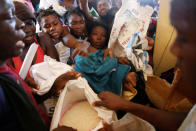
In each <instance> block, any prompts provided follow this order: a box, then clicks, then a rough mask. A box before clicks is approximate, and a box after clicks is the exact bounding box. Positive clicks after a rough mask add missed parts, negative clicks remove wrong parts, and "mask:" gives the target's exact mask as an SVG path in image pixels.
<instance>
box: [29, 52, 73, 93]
mask: <svg viewBox="0 0 196 131" xmlns="http://www.w3.org/2000/svg"><path fill="white" fill-rule="evenodd" d="M70 71H73V68H72V67H71V66H69V65H67V64H64V63H61V62H58V61H56V60H55V59H52V58H51V57H49V56H46V55H45V56H44V62H42V63H39V64H35V65H33V66H32V67H31V69H30V75H31V77H32V78H34V80H35V82H36V83H37V84H38V85H39V86H40V89H39V90H36V92H37V94H38V95H44V94H45V93H47V92H48V91H49V90H50V89H51V87H52V85H53V83H54V81H55V80H56V78H58V77H59V76H60V75H62V74H64V73H67V72H70Z"/></svg>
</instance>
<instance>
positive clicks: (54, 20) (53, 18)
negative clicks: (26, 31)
mask: <svg viewBox="0 0 196 131" xmlns="http://www.w3.org/2000/svg"><path fill="white" fill-rule="evenodd" d="M36 15H37V20H38V22H39V25H40V27H41V30H42V31H43V32H44V33H47V34H48V35H50V36H51V37H52V38H53V39H59V38H60V36H61V34H62V32H63V24H62V22H61V20H60V18H61V16H60V15H59V14H58V13H57V12H56V11H54V10H53V9H52V7H50V8H48V9H46V10H45V9H41V10H39V12H38V13H37V14H36Z"/></svg>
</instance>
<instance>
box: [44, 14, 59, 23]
mask: <svg viewBox="0 0 196 131" xmlns="http://www.w3.org/2000/svg"><path fill="white" fill-rule="evenodd" d="M54 21H58V22H59V19H58V17H57V16H55V15H48V16H44V17H42V19H41V22H44V23H51V22H54Z"/></svg>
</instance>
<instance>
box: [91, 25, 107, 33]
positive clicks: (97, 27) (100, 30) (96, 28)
mask: <svg viewBox="0 0 196 131" xmlns="http://www.w3.org/2000/svg"><path fill="white" fill-rule="evenodd" d="M93 31H98V32H101V33H102V32H104V33H105V32H106V30H105V28H103V27H102V26H95V27H94V28H93Z"/></svg>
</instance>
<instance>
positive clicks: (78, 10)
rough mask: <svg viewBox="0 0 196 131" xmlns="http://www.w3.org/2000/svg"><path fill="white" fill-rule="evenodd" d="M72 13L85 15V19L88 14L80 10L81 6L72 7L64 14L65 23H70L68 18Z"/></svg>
mask: <svg viewBox="0 0 196 131" xmlns="http://www.w3.org/2000/svg"><path fill="white" fill-rule="evenodd" d="M72 14H77V15H78V16H81V17H83V18H84V19H85V20H86V19H87V17H86V15H85V14H84V13H83V12H82V11H81V10H80V8H74V9H71V10H69V11H67V12H66V13H65V14H64V15H63V17H62V18H63V20H64V23H65V24H66V25H68V20H69V17H70V16H71V15H72Z"/></svg>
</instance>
